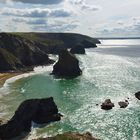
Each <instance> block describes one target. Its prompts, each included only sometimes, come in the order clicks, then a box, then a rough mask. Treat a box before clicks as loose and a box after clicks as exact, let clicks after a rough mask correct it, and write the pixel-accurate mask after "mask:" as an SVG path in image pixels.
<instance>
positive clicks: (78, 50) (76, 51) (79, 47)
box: [70, 44, 85, 54]
mask: <svg viewBox="0 0 140 140" xmlns="http://www.w3.org/2000/svg"><path fill="white" fill-rule="evenodd" d="M70 53H72V54H85V48H84V46H83V45H80V44H79V45H77V46H75V47H73V48H71V50H70Z"/></svg>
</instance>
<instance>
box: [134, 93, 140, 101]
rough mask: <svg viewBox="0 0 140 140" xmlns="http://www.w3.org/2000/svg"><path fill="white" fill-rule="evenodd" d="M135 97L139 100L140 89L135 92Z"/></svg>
mask: <svg viewBox="0 0 140 140" xmlns="http://www.w3.org/2000/svg"><path fill="white" fill-rule="evenodd" d="M135 97H136V98H137V99H139V100H140V91H138V92H136V93H135Z"/></svg>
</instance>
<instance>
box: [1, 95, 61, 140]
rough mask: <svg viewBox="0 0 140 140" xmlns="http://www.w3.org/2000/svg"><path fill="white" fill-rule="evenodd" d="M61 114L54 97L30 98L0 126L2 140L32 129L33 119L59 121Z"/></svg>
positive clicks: (43, 121) (39, 121) (42, 121)
mask: <svg viewBox="0 0 140 140" xmlns="http://www.w3.org/2000/svg"><path fill="white" fill-rule="evenodd" d="M60 119H61V114H59V113H58V109H57V106H56V104H55V102H54V100H53V98H52V97H50V98H45V99H30V100H26V101H24V102H22V103H21V105H20V106H19V107H18V109H17V110H16V112H15V114H14V116H13V117H12V118H11V119H10V120H9V121H8V122H7V124H4V125H1V126H0V140H7V139H12V138H15V137H17V136H20V135H21V134H22V133H23V132H24V133H29V132H30V131H31V123H32V121H33V122H35V123H38V124H43V123H50V122H54V121H59V120H60Z"/></svg>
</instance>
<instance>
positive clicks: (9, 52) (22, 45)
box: [0, 33, 100, 72]
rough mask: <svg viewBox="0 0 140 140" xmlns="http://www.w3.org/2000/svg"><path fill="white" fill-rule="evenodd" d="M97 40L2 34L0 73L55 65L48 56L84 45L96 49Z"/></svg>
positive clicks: (0, 37) (48, 34)
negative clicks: (64, 49)
mask: <svg viewBox="0 0 140 140" xmlns="http://www.w3.org/2000/svg"><path fill="white" fill-rule="evenodd" d="M96 43H100V42H99V41H98V40H97V39H94V38H91V37H88V36H84V35H80V34H73V33H0V72H5V71H13V70H14V71H15V70H24V69H27V68H30V69H32V67H34V66H38V65H46V64H51V63H53V61H52V60H50V59H49V57H48V55H47V54H58V53H59V51H60V50H61V49H63V48H72V47H73V46H75V45H77V44H83V45H84V47H85V48H89V47H96V45H95V44H96Z"/></svg>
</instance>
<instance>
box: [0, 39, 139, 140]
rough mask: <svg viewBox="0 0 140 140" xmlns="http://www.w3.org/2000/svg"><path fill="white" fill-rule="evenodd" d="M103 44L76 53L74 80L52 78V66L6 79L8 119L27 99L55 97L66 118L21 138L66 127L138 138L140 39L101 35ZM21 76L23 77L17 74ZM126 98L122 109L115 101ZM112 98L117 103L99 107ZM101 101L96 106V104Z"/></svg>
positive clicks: (120, 139) (2, 110) (2, 104)
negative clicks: (77, 67)
mask: <svg viewBox="0 0 140 140" xmlns="http://www.w3.org/2000/svg"><path fill="white" fill-rule="evenodd" d="M101 42H102V45H99V46H98V48H95V49H87V50H86V52H87V54H86V55H77V57H78V58H79V60H80V66H81V68H82V70H83V75H82V76H80V77H78V78H76V79H72V80H65V79H55V78H54V77H53V76H52V75H49V73H50V72H51V71H52V66H49V67H43V68H37V69H36V71H35V72H34V73H31V74H29V75H30V76H28V75H26V76H25V75H24V77H25V78H21V79H19V78H17V79H19V80H17V81H15V82H13V81H14V79H13V80H11V82H8V83H7V84H6V85H5V87H4V88H3V89H0V93H1V95H2V94H5V93H9V94H7V95H4V96H2V97H1V98H0V116H1V117H3V118H6V119H8V118H10V117H11V116H12V114H13V113H14V111H15V110H16V108H17V107H18V105H19V104H20V103H21V102H22V101H23V100H25V99H30V98H44V97H50V96H53V97H54V100H55V102H56V104H57V106H58V108H59V110H60V112H61V113H62V114H64V118H63V119H62V120H61V121H60V122H56V123H51V124H49V125H48V126H46V127H44V128H33V130H32V132H31V133H30V135H29V136H27V137H26V138H25V139H28V140H31V139H32V138H36V137H40V136H51V135H56V134H58V133H63V132H66V131H78V132H86V131H89V132H91V133H92V134H93V135H94V136H95V137H97V138H101V139H104V140H139V139H140V101H138V100H137V99H135V97H134V93H135V92H137V91H139V90H140V40H136V39H135V40H101ZM21 77H22V76H21ZM128 97H129V98H130V99H129V103H130V104H129V106H128V108H126V109H120V108H119V106H118V102H119V101H122V100H125V99H127V98H128ZM107 98H110V99H111V100H112V102H114V103H115V108H113V109H112V110H110V111H104V110H101V109H100V104H101V102H103V101H104V100H105V99H107ZM96 104H99V106H96Z"/></svg>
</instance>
